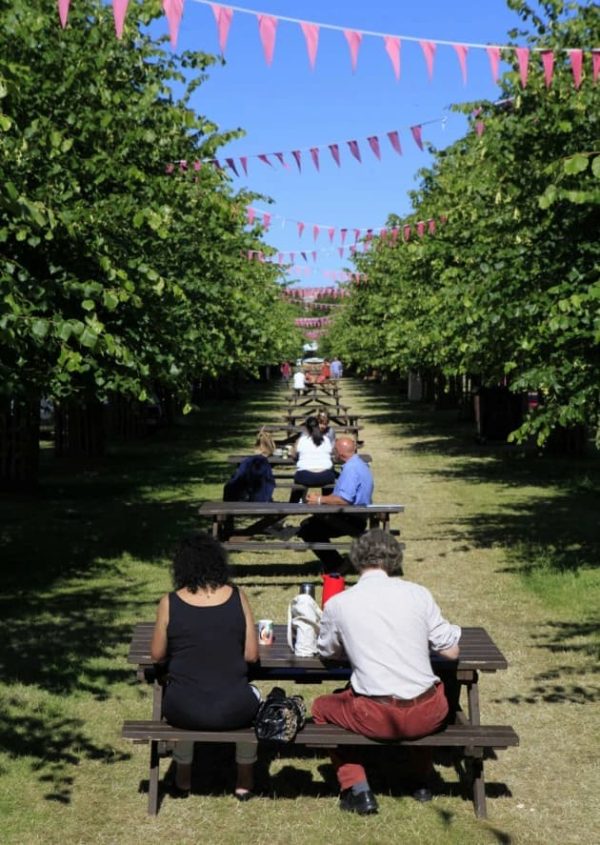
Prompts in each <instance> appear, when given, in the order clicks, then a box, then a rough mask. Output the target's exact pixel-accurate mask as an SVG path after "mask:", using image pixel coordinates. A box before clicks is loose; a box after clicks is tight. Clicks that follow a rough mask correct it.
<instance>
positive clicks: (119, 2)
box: [113, 0, 129, 38]
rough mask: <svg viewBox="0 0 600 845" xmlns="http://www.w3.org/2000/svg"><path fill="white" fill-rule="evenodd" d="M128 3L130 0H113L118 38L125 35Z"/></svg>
mask: <svg viewBox="0 0 600 845" xmlns="http://www.w3.org/2000/svg"><path fill="white" fill-rule="evenodd" d="M128 5H129V0H113V17H114V19H115V32H116V33H117V38H122V37H123V27H124V26H125V15H126V14H127V6H128Z"/></svg>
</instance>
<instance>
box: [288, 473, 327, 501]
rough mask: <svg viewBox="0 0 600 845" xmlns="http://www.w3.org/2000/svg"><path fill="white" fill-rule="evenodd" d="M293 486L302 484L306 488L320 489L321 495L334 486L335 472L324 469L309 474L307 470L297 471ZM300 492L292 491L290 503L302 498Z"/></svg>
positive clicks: (301, 492)
mask: <svg viewBox="0 0 600 845" xmlns="http://www.w3.org/2000/svg"><path fill="white" fill-rule="evenodd" d="M294 484H304V485H306V487H320V488H321V491H322V493H323V495H325V489H324V488H326V489H327V490H329V491H331V490H332V489H333V486H334V484H335V471H334V470H333V469H324V470H322V472H311V471H310V470H309V469H299V470H298V471H297V472H296V475H295V476H294ZM302 495H303V491H302V490H292V492H291V493H290V502H299V501H300V499H301V498H302Z"/></svg>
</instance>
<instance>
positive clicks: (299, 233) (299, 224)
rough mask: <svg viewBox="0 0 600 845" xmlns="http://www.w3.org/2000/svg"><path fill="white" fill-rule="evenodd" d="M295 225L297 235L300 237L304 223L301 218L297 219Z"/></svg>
mask: <svg viewBox="0 0 600 845" xmlns="http://www.w3.org/2000/svg"><path fill="white" fill-rule="evenodd" d="M296 226H297V227H298V237H299V238H301V237H302V232H303V231H304V223H303V222H302V220H298V222H297V223H296Z"/></svg>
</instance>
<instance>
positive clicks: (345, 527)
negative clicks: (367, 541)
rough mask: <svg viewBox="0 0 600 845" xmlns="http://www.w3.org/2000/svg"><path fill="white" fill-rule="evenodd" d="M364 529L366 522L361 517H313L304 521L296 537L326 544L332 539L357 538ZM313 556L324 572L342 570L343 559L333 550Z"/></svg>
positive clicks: (309, 541)
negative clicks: (318, 561)
mask: <svg viewBox="0 0 600 845" xmlns="http://www.w3.org/2000/svg"><path fill="white" fill-rule="evenodd" d="M366 527H367V520H366V519H365V518H364V517H362V516H351V515H349V514H343V513H332V514H323V515H322V516H321V515H319V516H316V515H315V516H311V517H309V518H308V519H305V520H304V522H303V523H302V524H301V526H300V531H299V532H298V536H299V537H301V538H302V540H305V541H306V542H307V543H327V542H329V540H330V539H331V538H332V537H345V536H348V535H349V536H350V537H358V536H359V535H360V534H362V533H363V531H364V530H365V528H366ZM315 554H316V556H317V557H318V558H319V560H320V561H321V563H322V564H323V568H324V570H325V572H339V571H340V569H343V568H344V558H343V557H342V556H341V554H340V553H339V552H336V551H335V549H331V550H325V551H316V550H315Z"/></svg>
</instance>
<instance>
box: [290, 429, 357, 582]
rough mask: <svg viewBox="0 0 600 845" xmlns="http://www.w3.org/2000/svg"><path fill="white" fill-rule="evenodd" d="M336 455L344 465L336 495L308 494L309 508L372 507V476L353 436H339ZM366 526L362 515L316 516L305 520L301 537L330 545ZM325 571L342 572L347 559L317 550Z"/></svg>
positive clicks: (312, 541)
mask: <svg viewBox="0 0 600 845" xmlns="http://www.w3.org/2000/svg"><path fill="white" fill-rule="evenodd" d="M335 454H336V456H337V458H338V459H339V460H340V461H342V463H343V464H344V466H343V467H342V471H341V473H340V476H339V478H338V480H337V482H336V484H335V487H334V489H333V493H330V494H329V495H328V496H320V495H317V494H316V493H309V494H308V496H307V498H306V501H307V504H309V505H370V504H371V503H372V499H373V476H372V475H371V470H370V469H369V466H368V464H366V463H365V462H364V461H363V459H362V458H361V457H359V456H358V455H357V454H356V443H355V442H354V440H353V439H352V438H351V437H338V438H337V440H336V441H335ZM366 526H367V520H366V518H365V517H363V516H354V515H350V514H337V513H334V514H315V516H311V517H309V518H308V519H306V520H304V522H303V523H302V525H301V526H300V531H299V532H298V536H299V537H301V538H302V539H303V540H305V541H306V542H307V543H327V542H329V540H330V539H331V538H332V537H341V536H344V535H350V536H351V537H357V536H358V535H359V534H362V533H363V531H364V530H365V528H366ZM315 554H316V555H317V557H318V558H319V560H320V561H321V563H322V564H323V568H324V570H325V572H340V571H343V569H344V568H345V561H344V558H343V557H342V556H341V554H340V553H339V552H336V551H335V550H333V549H332V550H331V551H316V550H315Z"/></svg>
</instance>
